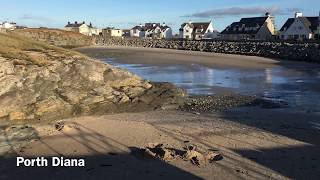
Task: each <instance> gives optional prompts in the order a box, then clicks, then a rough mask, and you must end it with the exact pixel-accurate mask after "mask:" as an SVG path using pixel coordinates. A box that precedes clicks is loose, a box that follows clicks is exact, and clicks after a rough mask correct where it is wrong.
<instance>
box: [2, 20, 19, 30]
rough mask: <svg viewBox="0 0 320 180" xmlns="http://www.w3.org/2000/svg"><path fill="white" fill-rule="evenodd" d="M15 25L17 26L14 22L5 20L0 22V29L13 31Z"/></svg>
mask: <svg viewBox="0 0 320 180" xmlns="http://www.w3.org/2000/svg"><path fill="white" fill-rule="evenodd" d="M16 27H17V24H16V23H14V22H7V21H5V22H2V23H1V22H0V28H1V29H6V30H11V31H13V30H15V29H16Z"/></svg>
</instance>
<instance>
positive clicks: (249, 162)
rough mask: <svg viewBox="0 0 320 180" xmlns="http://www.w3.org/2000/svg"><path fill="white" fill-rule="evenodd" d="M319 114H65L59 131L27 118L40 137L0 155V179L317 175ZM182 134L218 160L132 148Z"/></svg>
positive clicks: (178, 139) (177, 144)
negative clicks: (34, 162)
mask: <svg viewBox="0 0 320 180" xmlns="http://www.w3.org/2000/svg"><path fill="white" fill-rule="evenodd" d="M261 114H263V116H260V115H261ZM318 118H319V115H317V114H308V115H307V114H304V113H297V112H290V111H284V110H266V109H259V108H238V109H234V110H230V111H227V112H221V113H213V114H212V113H211V114H202V115H195V114H190V113H185V112H179V111H154V112H145V113H125V114H117V115H106V116H99V117H80V118H74V119H68V120H64V121H65V123H66V125H65V127H64V129H63V130H62V131H57V130H55V128H54V126H53V125H52V124H51V125H48V124H33V125H32V127H33V128H34V129H35V130H36V132H37V136H38V138H39V140H36V141H32V142H31V143H30V144H28V145H25V146H24V147H23V148H22V149H20V150H18V149H16V150H14V151H15V152H14V154H13V155H12V156H11V157H8V158H1V166H0V172H1V174H0V179H5V178H6V177H10V179H21V177H24V178H23V179H35V178H34V177H47V178H49V179H50V178H52V179H56V177H59V179H73V178H77V179H288V178H294V179H318V178H319V177H320V172H319V171H317V170H318V169H319V161H320V158H319V156H318V155H319V154H318V153H319V152H320V151H319V144H320V142H319V130H318V129H316V128H317V126H316V123H315V122H317V119H318ZM301 119H304V120H305V121H301ZM318 128H319V127H318ZM185 141H190V143H192V144H195V145H197V147H198V148H199V149H200V150H203V151H208V150H209V151H210V150H212V151H216V152H219V153H221V154H222V155H223V157H224V159H223V160H221V161H218V162H214V163H213V164H209V165H207V166H206V167H202V168H199V167H197V166H194V165H192V164H191V163H189V162H185V161H182V160H176V161H172V162H169V163H164V162H160V161H159V160H153V159H148V158H146V157H143V156H142V155H141V154H139V153H137V149H138V148H140V147H143V146H144V145H145V144H147V143H150V142H160V143H164V144H166V145H168V146H171V147H173V148H178V149H181V147H183V146H184V142H185ZM11 143H14V142H11ZM15 156H23V157H35V156H45V157H51V156H64V157H79V158H85V159H86V167H85V168H17V167H15V158H14V157H15ZM49 176H50V177H49Z"/></svg>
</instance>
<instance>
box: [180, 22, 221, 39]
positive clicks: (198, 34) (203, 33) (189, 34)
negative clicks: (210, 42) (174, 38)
mask: <svg viewBox="0 0 320 180" xmlns="http://www.w3.org/2000/svg"><path fill="white" fill-rule="evenodd" d="M218 36H219V32H218V31H216V30H215V29H214V27H213V23H212V22H188V23H183V24H182V25H181V28H180V29H179V38H180V39H187V40H202V39H215V38H218Z"/></svg>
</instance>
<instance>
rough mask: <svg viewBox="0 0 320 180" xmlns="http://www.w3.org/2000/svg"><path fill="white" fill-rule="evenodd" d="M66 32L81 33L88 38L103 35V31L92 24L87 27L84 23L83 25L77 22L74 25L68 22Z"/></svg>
mask: <svg viewBox="0 0 320 180" xmlns="http://www.w3.org/2000/svg"><path fill="white" fill-rule="evenodd" d="M64 30H66V31H73V32H77V33H81V34H84V35H86V36H92V35H99V34H100V33H101V30H100V29H98V28H96V27H94V26H93V25H92V23H90V24H89V25H87V24H86V23H85V22H84V21H83V22H82V23H78V22H77V21H75V22H74V23H70V22H68V24H67V25H66V26H65V27H64Z"/></svg>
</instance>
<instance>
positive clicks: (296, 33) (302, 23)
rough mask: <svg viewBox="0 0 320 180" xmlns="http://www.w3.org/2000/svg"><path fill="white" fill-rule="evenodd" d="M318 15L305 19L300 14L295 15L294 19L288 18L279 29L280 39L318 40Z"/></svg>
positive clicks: (319, 19)
mask: <svg viewBox="0 0 320 180" xmlns="http://www.w3.org/2000/svg"><path fill="white" fill-rule="evenodd" d="M319 33H320V14H319V16H315V17H305V16H303V14H302V13H300V12H297V13H295V17H294V18H289V19H288V20H287V21H286V23H285V24H284V25H283V26H282V28H281V29H280V39H284V40H287V39H294V40H304V39H314V38H319Z"/></svg>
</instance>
